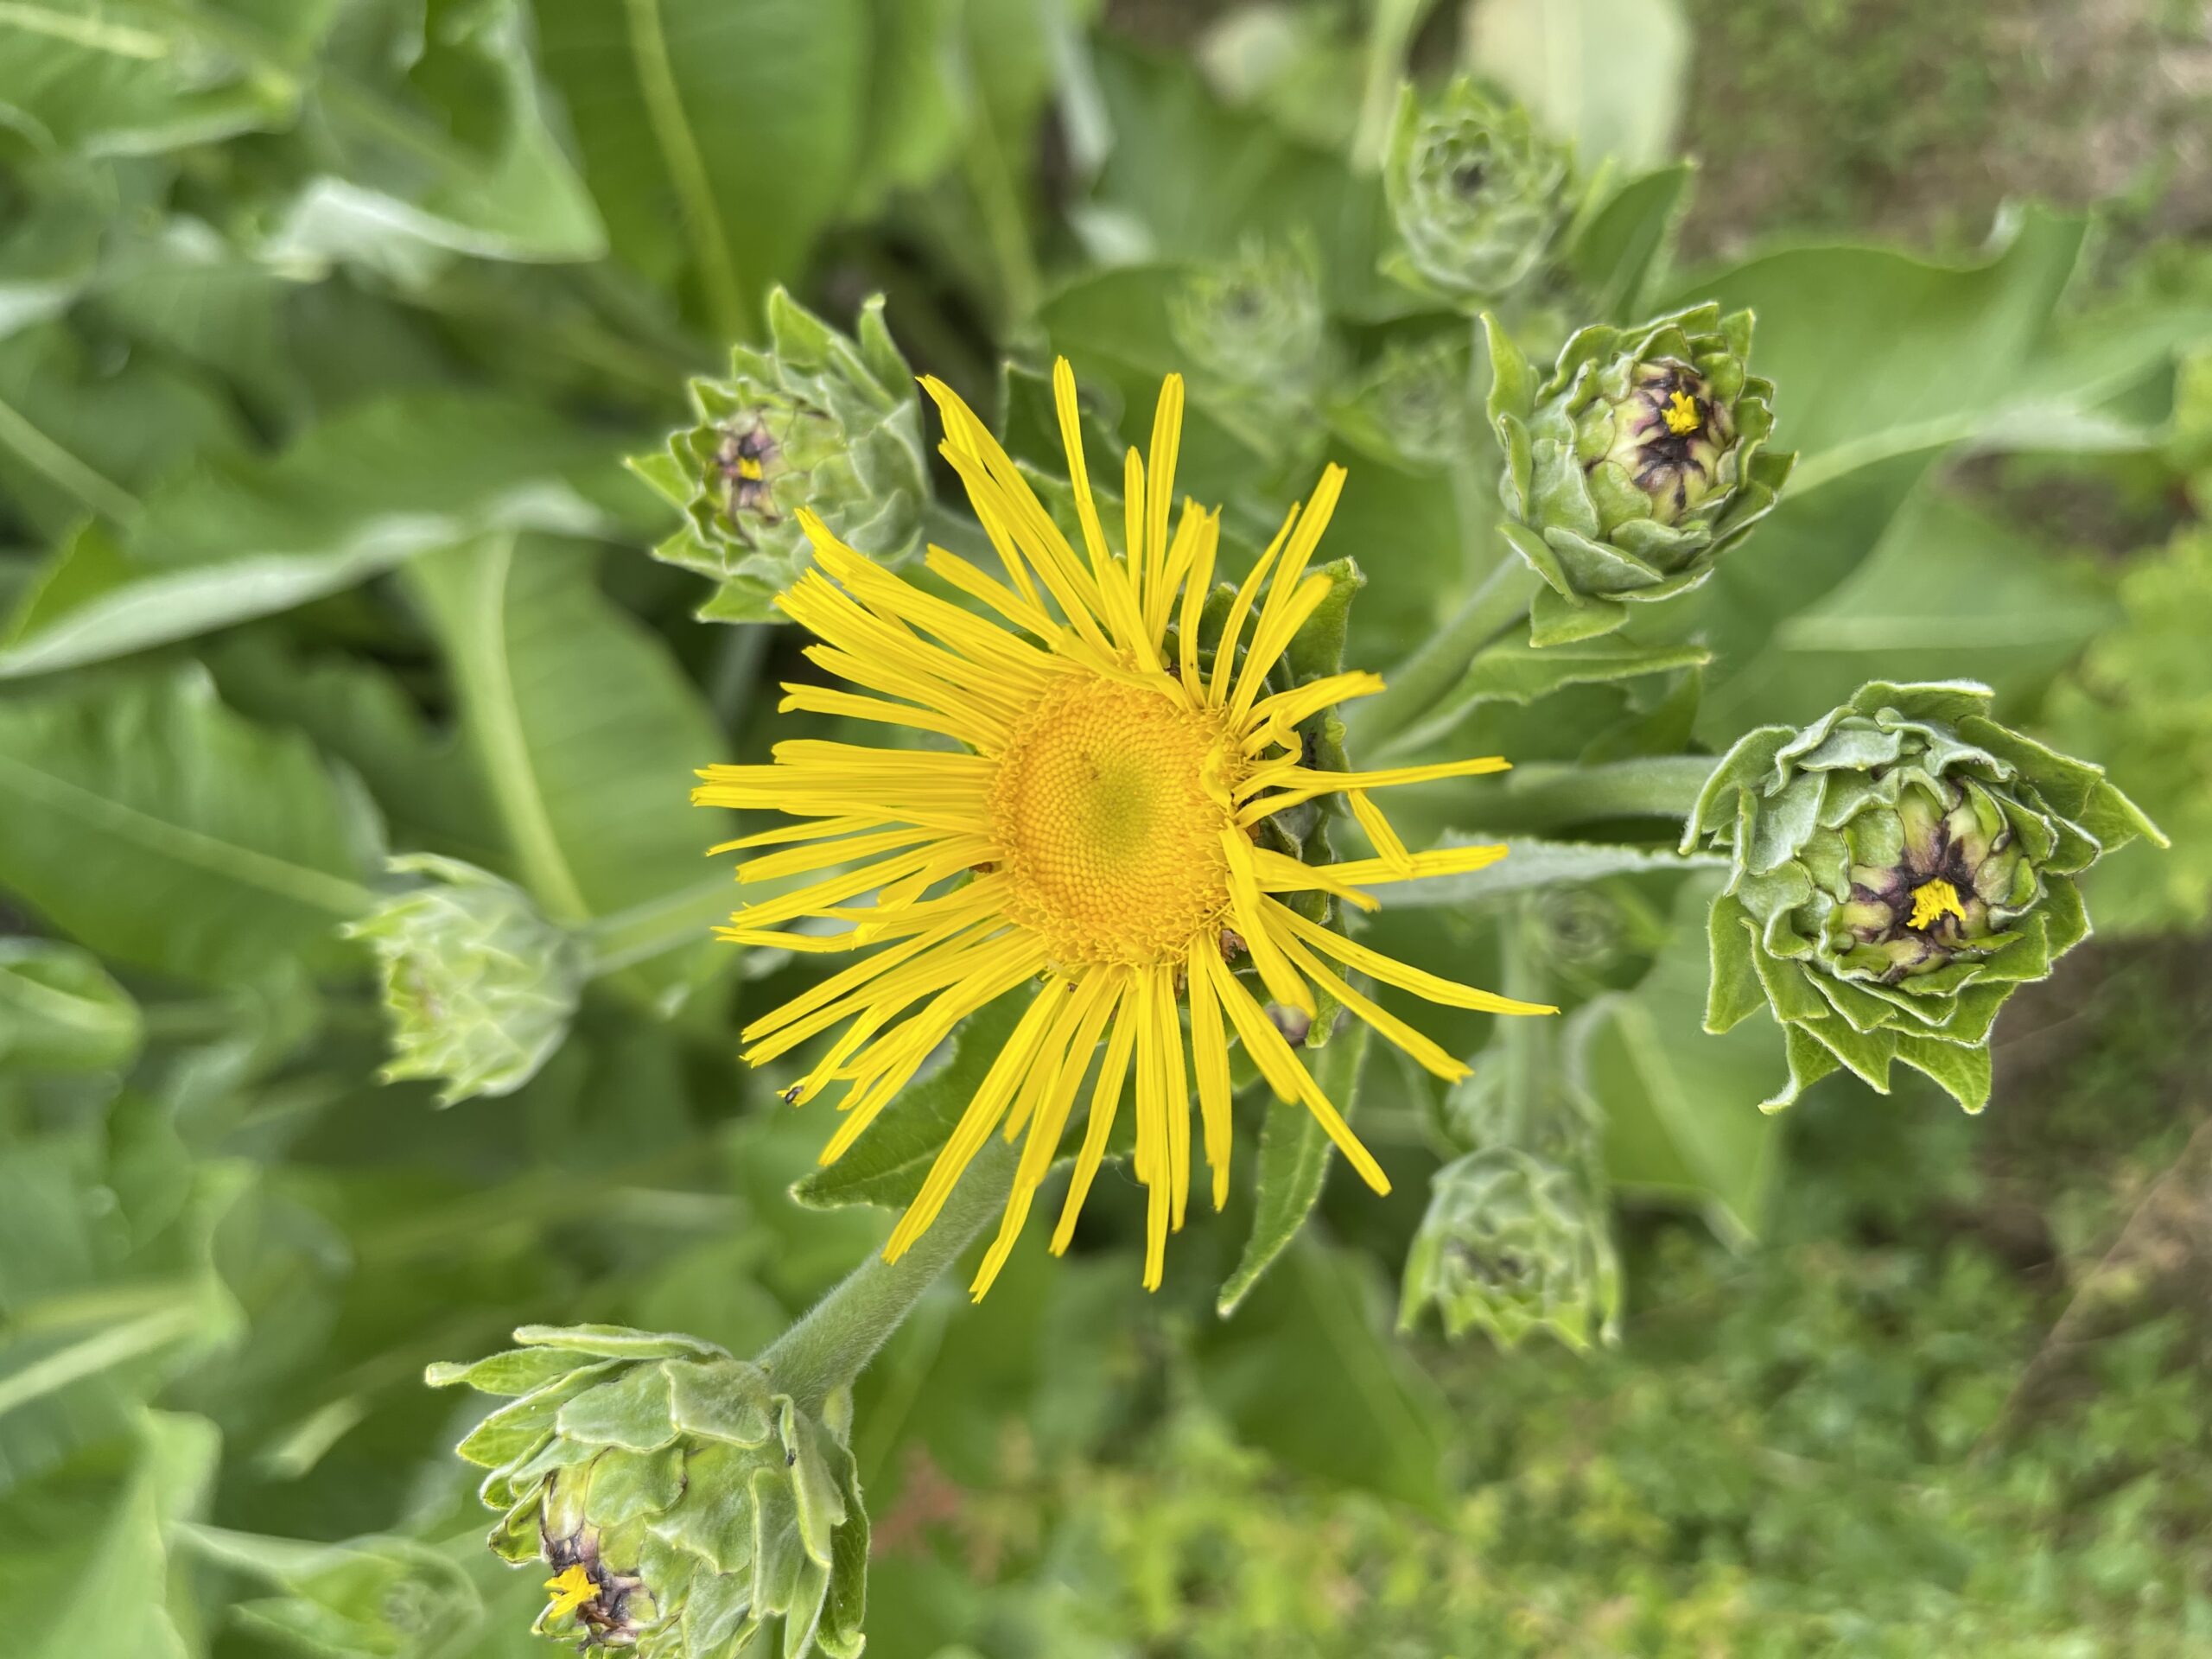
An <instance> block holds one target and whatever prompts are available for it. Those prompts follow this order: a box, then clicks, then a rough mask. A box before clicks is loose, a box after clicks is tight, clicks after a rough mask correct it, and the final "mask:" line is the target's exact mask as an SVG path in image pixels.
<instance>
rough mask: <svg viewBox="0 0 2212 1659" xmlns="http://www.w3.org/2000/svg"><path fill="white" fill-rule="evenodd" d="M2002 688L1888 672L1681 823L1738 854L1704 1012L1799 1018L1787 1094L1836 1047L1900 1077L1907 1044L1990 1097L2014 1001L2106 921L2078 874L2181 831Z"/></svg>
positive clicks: (1767, 741) (1731, 755)
mask: <svg viewBox="0 0 2212 1659" xmlns="http://www.w3.org/2000/svg"><path fill="white" fill-rule="evenodd" d="M1991 700H1992V693H1991V691H1990V690H1989V688H1988V687H1986V686H1984V685H1976V684H1974V683H1970V682H1965V681H1955V682H1946V683H1936V684H1923V685H1891V684H1888V683H1883V682H1876V683H1873V684H1871V685H1867V686H1866V687H1863V688H1862V689H1861V690H1859V694H1858V695H1857V696H1854V697H1853V698H1852V700H1851V701H1850V702H1847V703H1846V704H1845V705H1843V706H1842V707H1841V708H1840V709H1833V710H1831V711H1830V712H1829V713H1827V715H1822V716H1821V718H1820V719H1819V720H1817V721H1814V722H1813V723H1812V724H1811V725H1809V726H1807V727H1805V728H1802V729H1799V728H1792V727H1788V726H1766V727H1762V728H1759V729H1758V730H1757V731H1754V732H1751V733H1750V734H1747V735H1745V737H1744V738H1743V739H1742V741H1739V742H1738V744H1737V745H1736V746H1735V747H1733V748H1732V749H1731V750H1730V751H1729V752H1728V753H1727V754H1726V756H1724V757H1723V758H1722V760H1721V761H1720V763H1719V766H1717V767H1716V768H1715V769H1714V771H1713V777H1712V779H1711V781H1710V782H1708V783H1707V785H1706V788H1705V791H1704V793H1703V794H1702V795H1701V796H1700V798H1699V801H1698V804H1697V807H1696V810H1694V813H1693V814H1692V815H1691V817H1690V821H1689V824H1688V829H1686V830H1685V832H1684V835H1683V838H1682V845H1683V848H1684V849H1685V850H1686V851H1687V850H1688V849H1690V848H1692V847H1694V846H1695V845H1696V844H1697V843H1698V842H1700V840H1704V841H1707V842H1710V843H1711V844H1712V845H1713V846H1715V847H1719V848H1725V849H1727V850H1728V851H1729V852H1730V853H1731V854H1732V856H1733V864H1734V868H1733V871H1732V875H1731V878H1730V880H1729V884H1728V886H1727V887H1726V890H1725V891H1724V892H1723V893H1721V894H1720V895H1719V897H1717V898H1716V899H1714V900H1713V913H1712V925H1711V935H1712V946H1713V981H1712V1000H1711V1002H1710V1004H1709V1006H1708V1008H1707V1015H1706V1023H1707V1027H1709V1028H1710V1029H1712V1030H1714V1031H1723V1030H1726V1029H1727V1028H1728V1027H1731V1026H1732V1025H1734V1024H1735V1023H1736V1022H1737V1021H1738V1020H1741V1019H1743V1018H1744V1017H1745V1015H1746V1014H1750V1013H1751V1011H1752V1010H1753V1009H1755V1008H1757V1007H1759V1006H1760V1005H1761V1004H1762V1003H1764V1005H1765V1006H1766V1007H1769V1008H1770V1009H1771V1010H1772V1011H1773V1014H1774V1015H1775V1017H1776V1019H1777V1020H1780V1021H1781V1022H1782V1024H1783V1027H1784V1030H1785V1032H1786V1033H1787V1034H1788V1038H1789V1073H1790V1076H1789V1086H1788V1088H1787V1090H1785V1091H1784V1092H1783V1093H1782V1094H1781V1095H1779V1096H1777V1097H1776V1098H1775V1099H1773V1100H1771V1101H1770V1102H1769V1103H1768V1105H1769V1106H1770V1107H1776V1106H1783V1105H1787V1104H1788V1103H1789V1102H1790V1101H1792V1100H1794V1099H1796V1096H1797V1095H1798V1093H1799V1092H1800V1091H1801V1090H1803V1089H1804V1088H1806V1087H1807V1086H1808V1085H1809V1084H1812V1083H1815V1082H1816V1081H1818V1080H1819V1079H1820V1078H1821V1077H1826V1076H1827V1074H1828V1073H1830V1072H1832V1071H1835V1070H1837V1069H1838V1068H1839V1067H1846V1068H1848V1069H1849V1070H1850V1071H1853V1072H1854V1073H1856V1074H1857V1075H1858V1076H1859V1077H1862V1078H1864V1079H1865V1080H1866V1082H1867V1083H1868V1084H1872V1086H1873V1087H1874V1088H1876V1089H1878V1090H1883V1091H1884V1092H1887V1090H1888V1088H1889V1077H1890V1067H1891V1062H1892V1061H1893V1060H1903V1061H1904V1062H1905V1064H1907V1065H1911V1066H1914V1067H1916V1068H1917V1069H1918V1070H1920V1071H1924V1072H1926V1073H1927V1074H1928V1075H1929V1077H1933V1078H1935V1079H1936V1082H1938V1083H1940V1084H1942V1085H1943V1087H1944V1088H1945V1089H1947V1090H1949V1091H1950V1092H1951V1094H1952V1095H1953V1096H1955V1098H1956V1099H1957V1100H1958V1102H1959V1103H1960V1104H1961V1106H1964V1107H1965V1108H1966V1109H1967V1110H1969V1111H1978V1110H1980V1108H1981V1107H1982V1105H1983V1104H1984V1103H1986V1101H1987V1100H1988V1098H1989V1082H1990V1068H1989V1033H1990V1027H1991V1026H1992V1024H1993V1022H1994V1020H1996V1018H1997V1012H1998V1010H1999V1008H2000V1007H2003V1005H2004V1003H2005V1001H2006V999H2007V998H2009V997H2010V996H2011V995H2012V992H2013V991H2014V990H2015V989H2016V988H2018V987H2019V986H2020V985H2021V984H2022V983H2024V982H2027V981H2031V980H2038V979H2044V978H2046V977H2048V976H2049V975H2050V967H2051V963H2053V962H2055V961H2056V959H2057V958H2058V957H2062V956H2063V955H2064V954H2065V953H2066V952H2067V951H2069V950H2072V949H2073V948H2074V947H2075V945H2076V944H2080V943H2081V942H2082V940H2083V939H2084V938H2088V932H2089V918H2088V912H2086V910H2085V909H2084V908H2083V906H2082V896H2081V893H2080V892H2079V891H2078V890H2077V888H2076V887H2075V877H2077V876H2078V875H2080V874H2082V872H2083V871H2084V870H2086V869H2088V868H2089V866H2090V865H2092V864H2093V863H2094V862H2095V861H2097V859H2098V858H2099V857H2101V855H2103V854H2105V853H2106V852H2108V851H2110V850H2111V849H2113V848H2115V847H2119V846H2120V845H2122V844H2124V843H2125V842H2129V841H2132V840H2133V839H2134V838H2135V837H2136V836H2139V835H2143V836H2150V837H2152V839H2153V840H2160V841H2162V840H2163V837H2162V836H2160V835H2159V833H2158V829H2157V827H2156V826H2155V825H2153V824H2152V823H2151V822H2150V820H2148V819H2147V818H2145V817H2144V816H2143V814H2142V813H2141V812H2140V811H2139V810H2137V809H2136V807H2135V805H2134V804H2133V802H2131V801H2130V800H2128V798H2126V796H2125V795H2122V794H2121V793H2120V791H2118V790H2117V789H2115V788H2113V786H2112V785H2110V784H2109V783H2107V782H2106V781H2105V776H2104V772H2103V771H2102V769H2101V768H2100V767H2097V766H2091V765H2090V764H2088V762H2086V761H2082V760H2073V759H2070V758H2069V757H2068V756H2066V755H2063V754H2059V753H2056V752H2055V751H2053V750H2050V749H2047V748H2045V747H2043V746H2042V745H2041V744H2039V743H2037V742H2036V741H2033V740H2032V739H2031V738H2028V737H2025V736H2023V735H2022V734H2019V733H2018V732H2014V731H2012V730H2009V729H2007V728H2005V727H2003V726H2000V725H1999V724H1998V723H1997V722H1996V721H1993V720H1992V719H1990V718H1989V715H1988V709H1989V706H1990V702H1991Z"/></svg>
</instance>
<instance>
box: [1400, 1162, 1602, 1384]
mask: <svg viewBox="0 0 2212 1659" xmlns="http://www.w3.org/2000/svg"><path fill="white" fill-rule="evenodd" d="M1432 1304H1433V1306H1435V1307H1436V1309H1437V1310H1438V1312H1439V1313H1440V1314H1441V1315H1442V1316H1443V1319H1444V1328H1445V1330H1446V1332H1447V1333H1449V1334H1450V1335H1452V1336H1453V1337H1459V1336H1462V1335H1464V1334H1465V1332H1468V1331H1470V1330H1473V1329H1476V1328H1480V1329H1481V1330H1483V1331H1484V1332H1487V1333H1488V1334H1489V1335H1490V1336H1491V1338H1494V1339H1495V1340H1496V1341H1497V1342H1498V1343H1499V1344H1501V1345H1503V1346H1504V1347H1508V1348H1510V1347H1512V1346H1513V1345H1514V1344H1516V1343H1518V1342H1520V1340H1521V1339H1522V1338H1524V1337H1526V1336H1527V1335H1528V1334H1529V1332H1532V1331H1536V1330H1547V1331H1549V1332H1551V1333H1552V1334H1553V1335H1554V1336H1555V1337H1557V1338H1559V1339H1560V1341H1561V1342H1564V1343H1565V1344H1567V1346H1568V1347H1570V1348H1573V1349H1575V1350H1577V1351H1580V1350H1582V1349H1586V1348H1587V1347H1589V1346H1590V1345H1591V1344H1592V1342H1595V1341H1598V1340H1600V1339H1605V1338H1610V1337H1611V1334H1612V1330H1613V1326H1614V1325H1615V1322H1616V1321H1617V1320H1618V1318H1619V1314H1620V1304H1621V1275H1620V1264H1619V1261H1618V1258H1617V1257H1616V1255H1614V1252H1613V1243H1612V1235H1611V1220H1610V1217H1608V1216H1607V1214H1606V1210H1605V1201H1604V1199H1603V1198H1599V1197H1598V1196H1597V1195H1595V1194H1594V1193H1593V1192H1592V1190H1591V1186H1590V1184H1589V1183H1588V1181H1587V1180H1586V1179H1584V1178H1583V1176H1582V1174H1581V1173H1580V1172H1578V1171H1576V1170H1574V1169H1572V1168H1570V1167H1568V1166H1566V1165H1563V1164H1560V1163H1558V1162H1555V1161H1554V1160H1550V1159H1548V1158H1544V1157H1541V1156H1539V1155H1537V1154H1532V1153H1529V1152H1526V1151H1523V1150H1522V1149H1521V1148H1519V1147H1489V1148H1486V1149H1484V1150H1482V1151H1479V1152H1471V1153H1469V1154H1466V1155H1465V1157H1463V1158H1459V1159H1458V1160H1454V1161H1453V1162H1452V1163H1450V1164H1447V1165H1446V1166H1444V1167H1443V1168H1442V1169H1440V1170H1439V1171H1438V1172H1437V1173H1436V1176H1435V1179H1434V1181H1433V1188H1432V1195H1431V1197H1430V1199H1429V1205H1428V1213H1427V1216H1426V1217H1423V1218H1422V1221H1421V1230H1420V1232H1419V1233H1418V1234H1417V1235H1416V1236H1415V1237H1414V1246H1413V1249H1412V1252H1411V1253H1410V1255H1408V1257H1407V1259H1406V1276H1405V1288H1404V1292H1403V1295H1402V1300H1401V1302H1400V1305H1399V1313H1398V1319H1399V1324H1400V1325H1401V1327H1405V1326H1410V1325H1413V1324H1414V1322H1415V1321H1416V1320H1417V1319H1419V1318H1420V1316H1421V1310H1422V1309H1423V1308H1424V1307H1427V1306H1430V1305H1432Z"/></svg>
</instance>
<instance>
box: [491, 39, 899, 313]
mask: <svg viewBox="0 0 2212 1659" xmlns="http://www.w3.org/2000/svg"><path fill="white" fill-rule="evenodd" d="M535 10H536V14H537V30H538V37H539V41H540V56H541V62H542V64H543V69H544V72H545V73H546V75H547V76H548V78H549V79H550V80H551V81H552V82H553V84H554V85H555V86H556V87H557V88H558V89H559V91H560V92H561V94H562V97H563V99H564V100H565V101H566V103H567V105H568V110H569V120H570V122H571V124H573V125H574V127H575V136H576V142H577V143H578V145H579V147H580V148H581V149H582V154H583V162H584V176H585V178H586V179H587V181H588V182H589V183H590V186H591V193H592V195H593V197H594V199H595V200H597V201H598V203H599V205H600V207H601V211H602V212H603V213H605V215H606V218H607V231H608V234H609V238H610V240H611V242H612V244H613V247H614V248H615V250H616V251H617V253H618V255H619V257H621V258H623V259H624V260H626V261H627V262H628V263H630V264H632V265H634V266H636V267H637V268H638V269H639V270H642V271H644V272H645V273H646V274H647V275H649V276H652V277H656V278H658V279H659V280H661V281H663V282H671V281H674V280H677V279H678V278H679V277H680V284H679V285H680V287H681V288H682V289H684V290H686V291H688V293H689V294H690V296H692V297H693V300H694V310H695V314H696V315H697V316H698V317H700V318H701V319H702V320H703V321H705V323H706V324H707V325H708V327H709V328H710V329H711V330H712V332H713V333H714V334H717V335H719V336H721V338H723V339H725V340H741V339H746V338H747V337H749V336H751V335H752V334H753V332H754V330H755V329H757V328H758V327H759V318H760V302H761V299H762V297H763V296H765V295H766V292H767V290H768V289H769V287H770V285H771V284H772V283H776V282H779V281H783V280H786V279H789V278H791V277H796V276H797V275H798V273H799V270H800V267H801V264H802V262H803V261H804V258H805V256H806V253H807V251H808V249H809V247H810V245H811V243H812V241H813V238H814V236H815V234H816V232H818V231H819V230H820V229H821V228H822V227H823V226H824V225H826V224H828V223H829V221H830V220H831V219H834V218H835V217H836V215H837V214H838V213H839V212H840V210H841V209H842V207H843V205H844V201H845V198H846V193H847V192H848V190H849V189H850V188H851V187H852V185H853V182H854V174H855V167H856V165H857V163H858V162H859V159H860V141H861V128H862V124H863V121H864V118H865V111H864V104H865V100H866V99H867V97H868V5H867V4H866V3H865V0H622V3H620V5H619V6H618V5H612V4H609V3H607V0H538V3H537V6H536V8H535Z"/></svg>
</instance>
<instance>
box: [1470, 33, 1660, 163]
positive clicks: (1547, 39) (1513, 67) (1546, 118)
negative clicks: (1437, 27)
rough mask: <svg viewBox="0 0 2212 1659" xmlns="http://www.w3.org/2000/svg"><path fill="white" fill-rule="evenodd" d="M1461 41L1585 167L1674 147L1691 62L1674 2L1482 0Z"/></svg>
mask: <svg viewBox="0 0 2212 1659" xmlns="http://www.w3.org/2000/svg"><path fill="white" fill-rule="evenodd" d="M1468 43H1469V47H1470V48H1471V55H1472V57H1473V60H1474V67H1476V68H1478V69H1479V70H1481V71H1482V72H1483V73H1484V74H1486V75H1488V76H1489V77H1491V79H1494V80H1496V81H1497V82H1498V84H1499V85H1501V86H1503V87H1504V88H1505V89H1506V90H1507V91H1508V92H1511V93H1512V94H1513V95H1514V96H1515V97H1516V98H1517V99H1520V100H1521V102H1522V103H1523V104H1525V105H1528V106H1529V112H1530V113H1531V114H1533V115H1535V117H1536V118H1538V119H1539V120H1541V122H1542V123H1543V124H1545V125H1546V126H1548V127H1549V128H1550V129H1551V130H1553V131H1554V132H1555V133H1557V134H1559V135H1560V137H1568V138H1572V139H1573V140H1574V141H1575V143H1576V146H1577V148H1578V149H1580V151H1581V153H1582V157H1583V159H1584V161H1585V162H1587V163H1589V164H1590V165H1592V166H1594V165H1596V164H1597V163H1598V162H1599V161H1601V160H1602V159H1604V158H1605V156H1618V157H1619V158H1620V159H1621V160H1622V161H1624V162H1627V163H1628V164H1629V165H1630V166H1648V165H1649V164H1650V163H1652V162H1657V161H1660V160H1662V159H1663V158H1665V157H1666V156H1669V154H1670V153H1671V151H1672V150H1673V149H1674V141H1675V126H1676V124H1677V123H1678V122H1679V121H1680V120H1681V109H1682V98H1683V94H1684V93H1685V92H1687V91H1688V71H1689V62H1690V31H1689V25H1688V22H1685V21H1684V19H1683V17H1682V14H1681V8H1680V7H1679V6H1677V5H1675V3H1673V0H1485V3H1484V4H1483V5H1482V6H1481V7H1480V8H1479V9H1478V10H1476V11H1475V13H1474V14H1473V17H1472V22H1471V28H1470V29H1469V35H1468Z"/></svg>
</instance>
